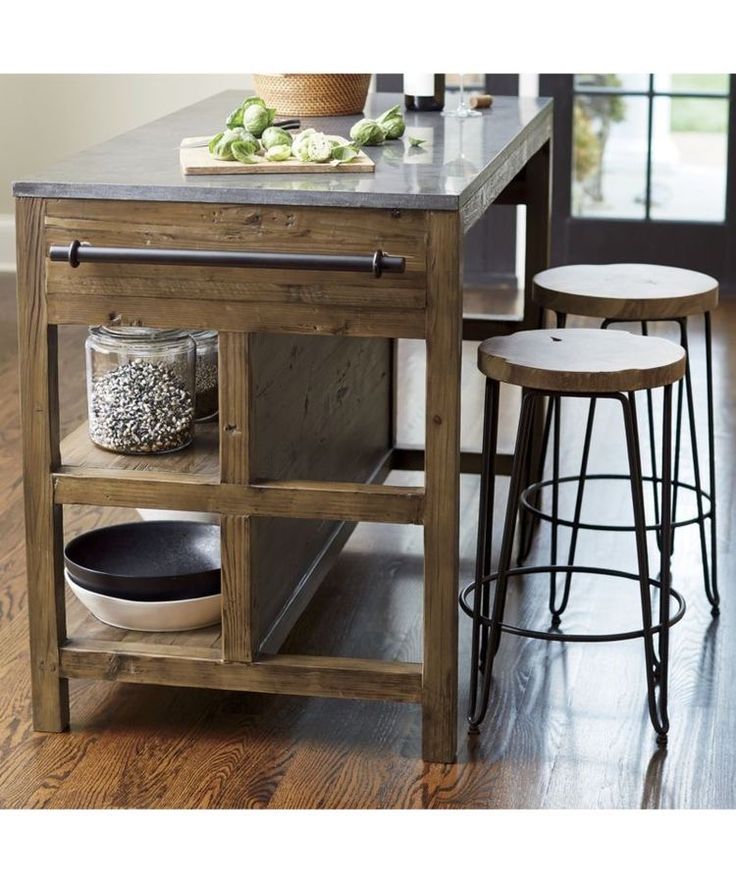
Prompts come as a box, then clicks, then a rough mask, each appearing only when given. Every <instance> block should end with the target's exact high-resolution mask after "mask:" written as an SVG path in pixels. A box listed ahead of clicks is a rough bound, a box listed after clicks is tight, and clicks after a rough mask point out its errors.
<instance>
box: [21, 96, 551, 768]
mask: <svg viewBox="0 0 736 883" xmlns="http://www.w3.org/2000/svg"><path fill="white" fill-rule="evenodd" d="M240 97H241V96H239V95H237V94H236V93H223V94H221V95H218V96H215V97H213V98H212V99H209V100H207V101H204V102H201V103H199V104H197V105H193V106H192V107H189V108H186V109H184V110H182V111H179V112H178V113H175V114H172V115H170V116H168V117H165V118H163V119H161V120H158V121H156V122H154V123H152V124H150V125H147V126H143V127H141V128H139V129H136V130H134V131H132V132H129V133H127V134H125V135H123V136H121V137H119V138H116V139H113V140H112V141H110V142H108V143H106V144H103V145H100V146H99V147H95V148H92V149H90V150H87V151H85V152H83V153H81V154H78V155H77V156H75V157H72V158H70V159H68V160H66V161H64V162H61V163H58V164H57V165H56V166H54V167H52V168H50V169H48V170H47V171H46V172H44V173H42V174H39V175H37V176H35V177H34V178H32V179H28V180H26V181H23V182H18V183H16V184H15V187H14V193H15V196H16V197H17V210H16V214H17V230H18V297H19V321H20V359H21V378H22V391H21V402H22V420H23V427H24V475H25V498H26V536H27V559H28V606H29V617H30V630H31V658H32V677H33V704H34V723H35V726H36V728H37V729H39V730H44V731H60V730H62V729H64V728H65V727H66V726H67V724H68V717H69V707H68V692H67V683H68V679H69V678H73V677H81V678H102V679H114V680H122V681H130V682H136V683H155V684H175V685H189V686H202V687H204V686H206V687H216V688H222V689H234V690H245V691H260V692H271V693H293V694H299V695H314V696H330V697H338V698H350V697H356V698H373V699H382V700H398V701H410V702H417V703H420V704H421V706H422V714H423V748H422V754H423V757H424V759H425V760H427V761H439V762H450V761H452V760H453V759H454V757H455V752H456V741H457V664H458V662H457V592H458V524H459V476H460V473H461V471H477V470H478V466H479V464H478V456H477V455H475V454H471V453H469V454H464V453H462V452H461V451H460V359H461V344H462V339H463V336H464V332H465V336H466V337H469V338H471V339H480V338H482V337H485V336H490V335H491V334H495V333H504V332H507V331H510V330H514V329H517V328H521V327H532V326H536V325H538V324H539V323H540V321H541V317H540V315H539V311H538V310H536V309H535V308H534V307H533V306H532V304H531V299H530V289H531V279H532V276H533V275H534V273H535V272H537V271H538V270H540V269H543V268H544V267H546V266H547V262H548V249H549V204H550V149H551V133H552V105H551V101H549V100H547V99H533V98H498V99H496V102H495V104H494V106H493V108H492V110H490V111H486V112H484V114H483V115H482V116H481V117H480V118H474V119H469V120H457V119H451V118H443V117H441V116H440V115H437V114H416V115H415V114H408V115H407V124H408V127H409V131H410V132H411V131H412V130H413V129H422V130H423V132H422V135H423V137H426V138H427V143H426V144H425V145H424V147H423V149H421V150H418V149H414V150H411V151H408V152H405V150H404V144H403V142H399V143H396V142H393V143H389V144H387V145H385V146H383V147H377V148H369V149H368V152H369V153H370V155H371V156H372V157H373V159H374V160H375V161H376V171H375V174H372V175H339V174H334V175H329V174H328V175H316V176H314V175H283V176H282V175H276V176H274V175H268V176H264V177H260V178H259V177H252V176H240V177H236V176H232V177H230V176H226V177H224V176H217V177H212V178H203V177H195V178H184V177H182V175H181V173H180V172H179V170H178V157H177V150H176V148H177V145H178V143H179V141H180V140H181V138H183V137H185V136H188V135H204V134H208V133H211V132H214V131H216V130H217V129H218V128H219V127H220V126H221V124H222V120H224V118H225V116H226V114H227V112H228V111H229V110H230V109H231V108H232V106H235V105H236V104H237V102H238V100H239V98H240ZM398 100H399V97H398V96H393V95H377V96H373V97H372V98H371V103H370V105H369V107H368V108H367V113H368V114H370V115H375V114H378V113H380V112H381V110H383V109H385V108H386V107H388V106H389V105H390V104H392V103H395V102H396V101H398ZM353 121H354V120H353V119H351V118H332V119H325V120H310V124H311V125H313V126H314V127H315V128H318V129H324V130H325V131H329V132H335V133H341V134H345V133H346V132H347V130H348V129H349V127H350V126H351V125H352V122H353ZM494 203H496V204H499V203H501V204H513V205H525V206H526V207H527V225H526V292H525V307H524V315H523V316H522V317H520V318H519V319H504V320H498V321H491V320H479V319H473V320H470V321H467V322H465V323H464V322H463V313H462V292H463V280H462V267H463V238H464V234H465V233H466V232H467V231H468V230H469V229H470V228H471V227H472V226H473V224H474V223H475V222H476V221H477V220H478V219H479V218H480V217H481V216H482V215H483V213H484V212H485V211H486V209H487V208H488V207H489V206H490V205H491V204H494ZM74 239H77V240H83V241H88V242H90V243H91V244H92V245H93V246H102V247H104V246H121V247H129V248H135V249H139V250H140V253H141V254H143V252H144V251H145V250H146V249H151V248H167V249H177V248H186V249H200V250H204V251H208V250H226V251H233V252H242V251H247V252H253V251H268V252H289V253H298V254H300V255H301V254H307V253H310V254H314V253H316V254H322V255H324V254H327V255H340V254H356V255H361V256H371V255H373V254H374V252H375V251H376V250H377V249H380V250H382V251H384V252H386V253H389V254H392V255H398V256H401V257H404V258H405V259H406V267H405V271H404V272H403V273H400V274H392V273H385V274H383V275H382V276H381V277H380V278H376V277H374V276H373V275H371V274H369V273H365V272H360V271H357V270H355V271H350V272H341V271H326V272H320V273H316V272H310V271H305V270H293V269H257V270H245V269H242V268H240V269H239V268H235V267H211V266H190V265H185V266H182V265H177V264H176V263H175V262H174V263H171V264H168V265H157V266H153V265H149V264H144V263H126V264H115V263H113V264H106V263H82V264H81V265H80V266H79V267H78V268H76V269H73V268H72V267H70V266H69V264H68V263H67V264H64V263H57V262H50V261H49V259H48V250H49V247H50V246H51V245H68V244H69V243H70V242H71V241H72V240H74ZM64 324H80V325H83V324H122V325H130V324H138V325H147V326H154V327H171V326H172V325H176V326H178V327H186V328H192V329H196V328H213V329H216V330H217V331H218V332H219V334H220V416H219V432H217V430H216V429H215V430H213V431H212V432H210V433H209V435H208V434H207V433H204V434H203V435H202V437H201V438H199V439H198V440H197V442H196V443H195V445H194V447H193V448H192V449H191V451H190V452H189V453H185V454H183V455H171V456H169V457H159V458H143V459H142V460H141V458H125V457H114V456H113V455H110V456H109V457H105V456H104V455H102V456H101V454H100V452H99V451H98V450H96V449H94V448H93V446H92V445H91V444H88V443H87V441H86V434H85V431H84V428H83V427H81V428H80V429H79V430H78V431H77V432H76V433H75V434H74V435H73V437H72V438H70V439H68V440H67V442H66V444H62V443H61V442H60V439H59V429H58V426H59V419H58V416H59V415H58V378H57V357H56V344H57V326H59V325H64ZM284 335H289V336H291V335H295V336H298V338H299V339H303V338H302V336H303V335H312V336H317V337H319V338H324V337H329V338H332V340H333V341H334V340H335V339H336V338H338V339H339V340H340V341H341V344H340V345H341V346H342V345H344V346H346V347H347V346H348V345H350V343H351V342H352V341H354V339H356V338H357V339H368V341H369V342H370V344H369V345H368V344H366V346H367V347H368V349H366V350H365V351H361V355H359V356H358V364H362V363H361V362H360V359H366V360H367V362H366V364H370V365H371V366H372V367H371V370H372V371H374V372H375V378H376V384H371V385H370V386H371V388H374V387H375V388H378V387H379V386H380V377H381V376H383V375H384V374H385V373H386V372H385V371H383V370H382V366H387V367H388V368H392V361H391V356H390V354H391V352H392V347H391V345H390V344H387V340H395V339H399V338H414V339H423V340H425V341H426V349H427V375H426V414H427V417H426V438H425V447H424V450H415V449H412V450H409V449H403V448H400V447H397V446H396V442H395V435H394V426H393V423H394V421H393V419H392V417H391V402H390V399H391V394H390V389H389V392H388V395H387V396H386V397H385V398H384V399H382V401H384V403H385V404H386V405H387V406H386V408H385V414H384V418H383V419H384V420H385V426H384V428H382V429H381V432H384V430H385V442H384V443H383V445H382V449H380V450H373V449H372V450H373V459H372V460H371V462H370V463H368V462H367V461H363V460H361V462H360V463H357V461H356V462H355V463H352V464H350V469H348V470H347V471H348V473H349V477H350V479H351V480H347V481H346V480H336V479H335V476H334V474H329V470H328V477H327V479H325V477H324V476H323V475H321V474H320V475H319V478H317V479H315V478H314V477H313V476H314V475H315V474H317V473H315V472H314V471H312V472H310V473H309V474H303V475H296V476H295V475H293V474H289V475H286V477H284V473H283V472H282V473H280V474H278V475H274V474H269V475H267V476H266V477H264V476H263V471H262V469H261V465H260V464H261V463H262V462H263V460H262V458H263V456H265V455H264V453H263V450H262V448H260V449H259V446H258V437H259V434H258V432H257V431H256V425H257V420H258V413H259V412H258V408H259V404H258V395H257V393H256V385H257V382H258V376H257V375H258V371H259V369H260V368H261V367H262V366H263V365H266V364H268V363H269V362H273V360H274V358H275V356H274V352H275V350H274V349H268V348H266V349H265V350H264V349H263V340H264V336H268V337H269V338H272V339H273V341H274V343H273V347H277V346H278V344H277V342H276V341H277V339H283V336H284ZM371 347H372V348H373V349H371ZM380 347H384V349H383V350H380V349H379V348H380ZM264 353H265V354H264ZM340 355H341V358H343V360H344V364H345V365H347V364H349V363H350V364H352V362H351V358H352V355H354V354H350V353H348V352H347V350H345V352H341V354H340ZM284 358H286V356H284ZM318 382H321V381H315V382H314V386H315V390H316V388H317V383H318ZM307 392H309V390H307ZM359 402H360V399H359V398H355V399H354V401H353V404H352V405H351V406H350V407H351V408H352V410H351V412H350V413H351V415H352V416H353V417H354V418H355V419H356V420H357V421H360V420H361V419H362V420H363V421H364V423H365V425H366V432H368V424H369V423H370V425H373V424H375V420H373V418H372V416H371V415H370V414H367V413H364V412H363V411H362V410H361V408H360V406H359ZM373 406H375V403H374V405H373ZM338 423H340V421H338ZM343 424H344V420H342V422H341V424H340V425H343ZM336 425H338V424H337V423H333V424H331V425H330V429H329V430H328V432H332V431H333V429H334V427H335V426H336ZM355 425H356V426H358V427H359V428H360V429H361V435H363V432H362V425H361V424H360V423H359V422H358V423H356V424H355ZM334 431H337V430H334ZM208 439H209V440H208ZM308 442H309V444H312V443H313V438H312V437H311V436H310V439H309V440H308ZM297 443H298V436H296V435H295V436H294V444H295V445H296V444H297ZM309 444H308V445H307V447H309ZM208 445H209V447H208ZM358 447H359V448H360V451H359V453H361V454H362V453H363V452H364V447H365V446H360V445H359V446H358ZM322 459H323V461H326V462H327V465H328V466H330V465H331V464H330V462H329V456H328V455H325V456H324V457H323V458H322ZM305 462H307V461H305ZM309 462H310V463H313V462H314V458H312V459H311V460H309ZM334 465H335V468H337V466H338V464H337V461H336V462H335V464H334ZM342 465H343V466H344V467H345V469H347V466H345V464H344V462H343V464H342ZM507 465H508V462H507V458H504V457H501V458H499V461H498V464H497V466H498V468H499V470H505V468H506V467H507ZM305 468H306V467H305ZM392 468H400V469H423V470H424V474H425V480H424V485H423V487H419V488H417V487H414V486H407V487H400V486H394V485H386V484H382V483H381V482H382V480H383V478H384V477H385V476H386V475H387V474H388V472H389V471H390V469H392ZM345 469H344V470H343V472H344V471H345ZM343 477H344V476H343ZM66 504H91V505H106V506H123V507H129V508H135V507H139V506H140V507H148V508H165V509H180V510H199V511H206V512H212V513H218V514H219V515H220V517H221V524H222V561H223V572H222V592H223V615H222V623H221V629H217V630H215V632H212V631H211V630H204V631H203V633H202V634H201V635H199V636H195V637H194V638H193V637H192V635H185V636H179V637H177V636H174V637H173V638H172V637H170V636H169V637H168V638H165V637H164V636H161V635H149V636H147V637H145V638H144V637H142V636H140V635H138V634H135V633H128V634H125V633H121V631H120V630H117V629H106V628H104V627H99V626H97V625H95V624H93V623H91V621H90V619H89V617H85V616H84V615H80V614H79V612H75V611H72V610H67V606H68V605H67V604H66V596H65V592H64V577H63V556H62V543H63V536H62V520H61V519H62V512H63V506H64V505H66ZM285 519H289V520H299V519H302V520H303V523H304V524H307V523H312V524H313V523H315V522H318V523H326V522H329V523H332V524H338V525H340V524H342V523H347V524H355V523H357V522H360V521H382V522H386V523H417V524H422V525H423V528H424V540H425V543H424V651H423V661H422V662H421V663H409V662H395V661H386V660H374V659H349V658H333V657H326V656H310V657H306V656H294V655H285V654H280V653H278V644H279V643H280V640H282V639H283V637H284V634H285V632H286V631H287V630H288V625H289V624H290V622H291V621H293V616H295V615H298V613H299V611H300V609H301V607H300V605H299V604H298V603H295V604H293V605H292V607H291V608H290V609H291V613H290V614H289V611H288V610H287V608H288V607H289V603H290V599H289V598H281V599H280V602H281V601H283V602H284V604H283V608H284V609H283V610H281V611H279V612H277V614H278V615H277V614H276V613H274V612H273V611H271V614H273V616H274V617H275V618H274V622H268V623H265V624H264V622H263V621H261V620H262V618H263V615H264V614H263V611H262V609H261V608H262V605H263V602H264V597H265V596H266V594H269V593H267V592H265V591H264V585H267V584H268V580H267V578H266V576H265V575H264V574H263V573H262V568H263V563H262V556H261V558H259V557H258V556H259V554H260V553H259V550H262V544H263V543H267V542H268V536H267V534H268V533H269V531H268V530H264V525H266V526H267V525H269V524H270V525H275V523H276V521H277V520H285ZM274 529H275V528H274ZM305 530H306V528H304V531H305ZM304 531H302V534H300V536H305V534H304ZM346 535H347V534H346V533H345V532H344V531H343V533H342V534H341V535H340V536H341V537H342V540H341V541H344V538H345V536H346ZM319 542H320V544H321V546H320V550H319V553H318V554H317V556H316V557H314V556H313V555H312V554H311V553H310V555H309V556H307V557H308V558H309V560H310V561H311V562H312V563H311V564H310V565H309V566H310V567H312V568H313V572H312V571H310V573H311V577H310V579H311V582H310V580H307V583H309V586H308V588H309V590H310V591H313V590H314V585H315V581H316V580H318V579H319V573H320V570H319V567H317V566H316V565H315V563H314V562H315V561H322V562H323V563H324V561H325V560H327V559H326V558H325V556H324V555H322V551H324V549H327V548H328V547H329V546H331V547H332V548H333V551H334V548H336V547H339V543H340V538H339V537H337V534H331V535H330V539H329V542H328V541H327V540H325V539H324V538H322V539H320V541H319ZM306 560H307V559H306V558H305V559H304V561H305V562H306ZM315 567H316V570H314V568H315ZM259 580H263V582H259ZM307 583H305V582H304V581H302V582H301V583H300V584H299V585H300V586H301V588H303V589H304V588H305V586H307ZM307 594H308V592H307ZM284 610H286V613H284ZM271 614H269V615H271ZM287 614H288V615H287ZM259 617H261V620H259ZM274 623H277V625H278V628H277V627H276V625H274ZM266 625H267V626H268V627H269V628H268V629H266V628H265V626H266ZM267 631H268V632H269V634H266V632H267ZM269 635H270V637H269ZM274 635H276V637H274Z"/></svg>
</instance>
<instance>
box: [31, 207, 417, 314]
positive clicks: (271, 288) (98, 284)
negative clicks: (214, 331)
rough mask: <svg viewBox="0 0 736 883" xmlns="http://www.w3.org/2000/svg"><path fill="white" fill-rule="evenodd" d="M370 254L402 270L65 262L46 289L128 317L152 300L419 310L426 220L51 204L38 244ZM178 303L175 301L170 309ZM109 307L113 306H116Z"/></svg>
mask: <svg viewBox="0 0 736 883" xmlns="http://www.w3.org/2000/svg"><path fill="white" fill-rule="evenodd" d="M75 239H78V240H81V241H83V242H88V243H90V244H92V245H94V246H108V247H110V246H118V247H127V248H130V247H135V248H166V249H177V248H179V249H202V250H217V251H268V252H280V251H281V252H291V253H316V254H329V255H340V254H355V255H366V256H367V255H372V254H373V253H374V252H375V251H376V250H379V249H380V250H382V251H384V252H386V253H387V254H390V255H396V256H401V257H403V258H405V260H406V268H405V272H403V273H391V274H388V273H387V274H384V275H382V276H381V277H380V278H375V277H374V276H373V275H372V274H370V273H368V272H356V271H349V272H345V271H322V270H293V269H292V270H289V269H254V268H243V267H241V268H232V267H213V266H207V267H204V266H168V265H150V264H135V263H109V264H108V263H82V264H80V266H79V267H77V268H76V269H73V268H71V267H70V266H69V265H68V264H67V263H57V262H51V261H48V260H47V265H46V292H47V298H48V301H49V304H50V307H51V309H50V313H51V314H53V313H54V305H57V306H58V305H60V304H62V303H73V302H74V300H75V299H80V298H81V299H84V298H87V299H88V300H89V302H90V303H93V302H95V300H96V299H99V303H100V304H101V305H102V304H104V308H105V309H106V310H107V311H113V312H118V313H126V314H128V313H129V312H130V308H131V304H135V303H140V304H142V305H145V302H147V301H149V300H150V299H155V300H157V301H159V302H160V301H167V302H169V303H168V304H166V305H162V306H165V308H166V309H168V310H178V309H179V308H181V309H182V310H183V311H184V313H185V314H188V313H189V312H191V310H189V309H188V308H187V301H203V300H206V301H207V302H209V303H212V304H213V305H214V304H215V303H217V302H221V306H222V309H223V312H224V313H226V312H227V311H228V310H232V309H233V305H243V304H252V305H253V308H254V309H256V308H258V307H260V308H261V310H262V311H264V310H265V311H266V312H268V310H269V307H273V306H276V305H289V306H293V307H294V308H296V309H299V308H300V307H302V308H303V307H324V306H327V307H338V308H339V307H347V308H356V309H364V310H365V309H367V310H376V309H378V310H392V309H398V310H422V309H423V308H424V306H425V303H426V260H427V254H426V251H427V234H426V213H425V212H407V211H402V212H398V211H391V210H388V209H387V210H379V209H366V210H363V209H331V208H317V207H315V208H302V207H294V208H291V207H270V206H247V205H208V204H200V203H156V202H122V201H115V202H112V201H104V200H73V199H58V200H48V201H47V203H46V216H45V241H46V246H47V250H48V246H50V245H68V244H69V243H70V242H71V241H73V240H75ZM172 301H175V302H176V303H171V302H172ZM115 304H117V305H118V307H115Z"/></svg>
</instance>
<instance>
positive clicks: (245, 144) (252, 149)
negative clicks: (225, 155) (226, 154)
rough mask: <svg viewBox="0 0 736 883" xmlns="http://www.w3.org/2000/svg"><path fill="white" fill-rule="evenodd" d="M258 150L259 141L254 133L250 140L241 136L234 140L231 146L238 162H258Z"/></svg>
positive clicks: (234, 157)
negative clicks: (256, 155) (256, 156)
mask: <svg viewBox="0 0 736 883" xmlns="http://www.w3.org/2000/svg"><path fill="white" fill-rule="evenodd" d="M246 134H247V133H246ZM257 150H258V142H257V141H256V139H255V138H254V137H253V136H252V135H251V136H250V139H248V140H246V139H245V138H241V139H240V140H239V141H234V142H233V143H232V145H231V147H230V151H231V153H232V155H233V159H236V160H237V161H238V162H242V163H254V162H257V160H256V158H255V154H256V152H257Z"/></svg>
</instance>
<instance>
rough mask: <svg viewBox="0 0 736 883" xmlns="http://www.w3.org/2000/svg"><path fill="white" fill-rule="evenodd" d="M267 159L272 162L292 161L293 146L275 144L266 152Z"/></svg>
mask: <svg viewBox="0 0 736 883" xmlns="http://www.w3.org/2000/svg"><path fill="white" fill-rule="evenodd" d="M266 159H268V160H270V161H271V162H284V160H287V159H291V145H290V144H274V146H273V147H269V148H268V150H267V151H266Z"/></svg>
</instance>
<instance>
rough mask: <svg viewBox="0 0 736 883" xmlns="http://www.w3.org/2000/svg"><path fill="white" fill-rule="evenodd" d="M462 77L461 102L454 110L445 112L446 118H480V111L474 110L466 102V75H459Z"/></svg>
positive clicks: (443, 112)
mask: <svg viewBox="0 0 736 883" xmlns="http://www.w3.org/2000/svg"><path fill="white" fill-rule="evenodd" d="M458 76H459V77H460V100H459V102H458V105H457V107H456V108H455V109H454V110H443V111H442V116H444V117H463V118H464V117H479V116H480V115H481V114H480V111H479V110H473V109H472V108H471V107H469V106H468V104H467V102H466V101H465V82H464V81H465V74H459V75H458Z"/></svg>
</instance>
